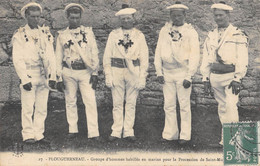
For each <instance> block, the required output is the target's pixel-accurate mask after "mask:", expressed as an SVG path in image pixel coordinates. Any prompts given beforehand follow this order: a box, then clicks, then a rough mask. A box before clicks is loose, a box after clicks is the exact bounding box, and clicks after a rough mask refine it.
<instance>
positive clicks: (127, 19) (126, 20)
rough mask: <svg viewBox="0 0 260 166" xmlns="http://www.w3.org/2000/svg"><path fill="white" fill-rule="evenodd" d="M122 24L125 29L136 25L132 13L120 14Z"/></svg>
mask: <svg viewBox="0 0 260 166" xmlns="http://www.w3.org/2000/svg"><path fill="white" fill-rule="evenodd" d="M119 19H120V22H121V26H122V28H123V29H131V28H133V27H134V22H135V20H134V16H133V15H132V14H127V15H121V16H119Z"/></svg>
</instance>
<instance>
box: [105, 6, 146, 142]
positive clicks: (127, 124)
mask: <svg viewBox="0 0 260 166" xmlns="http://www.w3.org/2000/svg"><path fill="white" fill-rule="evenodd" d="M122 8H123V9H122V10H120V11H118V12H117V13H116V16H118V17H119V20H120V23H121V27H120V28H117V29H115V30H113V31H112V32H111V33H110V34H109V37H108V41H107V45H106V49H105V53H104V59H103V65H104V71H105V76H106V85H107V86H108V87H109V88H110V89H111V91H112V97H113V106H114V107H113V120H114V123H113V125H112V134H111V136H109V141H114V140H115V139H117V138H121V135H122V132H123V137H124V138H126V139H127V140H129V141H135V140H136V137H135V136H134V129H133V127H134V121H135V106H136V99H137V96H138V92H139V90H141V89H143V88H145V83H146V76H147V69H148V47H147V44H146V41H145V37H144V35H143V33H142V32H141V31H139V30H138V29H136V28H134V22H135V18H134V13H135V12H136V10H135V9H133V8H129V7H128V5H126V4H124V5H122ZM124 100H125V101H126V104H125V114H124V112H123V110H124V108H123V105H124Z"/></svg>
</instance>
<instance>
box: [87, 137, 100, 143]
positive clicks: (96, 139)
mask: <svg viewBox="0 0 260 166" xmlns="http://www.w3.org/2000/svg"><path fill="white" fill-rule="evenodd" d="M89 139H90V140H93V141H97V142H103V139H102V138H101V137H100V136H97V137H91V138H89Z"/></svg>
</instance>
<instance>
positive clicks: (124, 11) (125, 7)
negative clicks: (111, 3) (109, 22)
mask: <svg viewBox="0 0 260 166" xmlns="http://www.w3.org/2000/svg"><path fill="white" fill-rule="evenodd" d="M135 12H136V10H135V9H134V8H129V6H128V5H127V4H123V5H122V9H121V10H119V11H118V12H117V13H116V14H115V16H121V15H126V14H134V13H135Z"/></svg>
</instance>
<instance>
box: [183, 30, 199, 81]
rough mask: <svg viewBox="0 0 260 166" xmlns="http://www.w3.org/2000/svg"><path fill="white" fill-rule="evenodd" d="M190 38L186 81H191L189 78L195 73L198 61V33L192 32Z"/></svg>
mask: <svg viewBox="0 0 260 166" xmlns="http://www.w3.org/2000/svg"><path fill="white" fill-rule="evenodd" d="M190 34H191V35H192V36H191V38H190V47H191V48H190V57H189V65H188V66H189V71H188V75H187V78H186V79H187V80H189V81H191V77H193V76H194V74H195V73H196V72H197V69H198V66H199V61H200V43H199V36H198V33H197V32H196V31H195V30H193V32H192V33H190Z"/></svg>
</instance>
